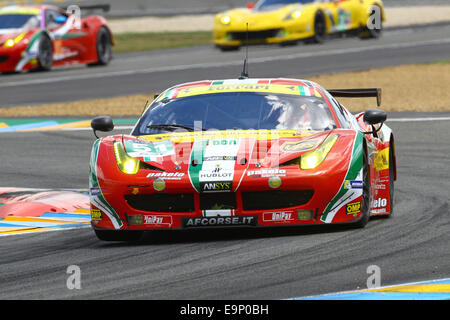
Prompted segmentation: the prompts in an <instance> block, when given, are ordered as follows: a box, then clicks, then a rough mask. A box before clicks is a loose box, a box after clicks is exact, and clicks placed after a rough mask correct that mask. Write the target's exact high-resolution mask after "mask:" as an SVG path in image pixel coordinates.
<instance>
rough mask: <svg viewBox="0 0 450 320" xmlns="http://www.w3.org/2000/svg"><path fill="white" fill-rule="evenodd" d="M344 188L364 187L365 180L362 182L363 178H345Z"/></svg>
mask: <svg viewBox="0 0 450 320" xmlns="http://www.w3.org/2000/svg"><path fill="white" fill-rule="evenodd" d="M344 188H345V189H347V190H351V189H362V188H363V182H362V180H345V182H344Z"/></svg>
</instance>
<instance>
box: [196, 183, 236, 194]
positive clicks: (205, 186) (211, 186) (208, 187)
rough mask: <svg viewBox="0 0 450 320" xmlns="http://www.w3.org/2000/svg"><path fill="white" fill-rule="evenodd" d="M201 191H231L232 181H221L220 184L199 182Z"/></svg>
mask: <svg viewBox="0 0 450 320" xmlns="http://www.w3.org/2000/svg"><path fill="white" fill-rule="evenodd" d="M200 187H201V190H202V191H204V192H208V191H210V192H214V191H216V192H217V191H231V189H232V188H233V182H232V181H226V182H224V181H221V182H200Z"/></svg>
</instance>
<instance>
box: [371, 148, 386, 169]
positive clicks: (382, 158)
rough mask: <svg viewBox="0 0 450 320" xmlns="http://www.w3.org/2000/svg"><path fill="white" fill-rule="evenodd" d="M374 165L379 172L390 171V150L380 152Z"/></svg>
mask: <svg viewBox="0 0 450 320" xmlns="http://www.w3.org/2000/svg"><path fill="white" fill-rule="evenodd" d="M373 163H374V167H375V169H376V170H377V171H382V170H387V169H389V148H385V149H383V150H380V151H378V153H377V154H376V156H375V158H374V161H373Z"/></svg>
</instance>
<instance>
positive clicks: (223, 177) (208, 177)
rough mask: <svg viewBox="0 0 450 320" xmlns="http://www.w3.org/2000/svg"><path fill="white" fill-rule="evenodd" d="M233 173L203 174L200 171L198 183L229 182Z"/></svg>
mask: <svg viewBox="0 0 450 320" xmlns="http://www.w3.org/2000/svg"><path fill="white" fill-rule="evenodd" d="M233 175H234V172H203V171H200V173H199V178H200V181H230V180H231V179H233Z"/></svg>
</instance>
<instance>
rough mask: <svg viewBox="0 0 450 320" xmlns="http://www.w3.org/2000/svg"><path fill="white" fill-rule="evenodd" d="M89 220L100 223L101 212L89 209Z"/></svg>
mask: <svg viewBox="0 0 450 320" xmlns="http://www.w3.org/2000/svg"><path fill="white" fill-rule="evenodd" d="M91 220H93V221H101V220H102V212H101V211H100V210H97V209H91Z"/></svg>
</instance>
